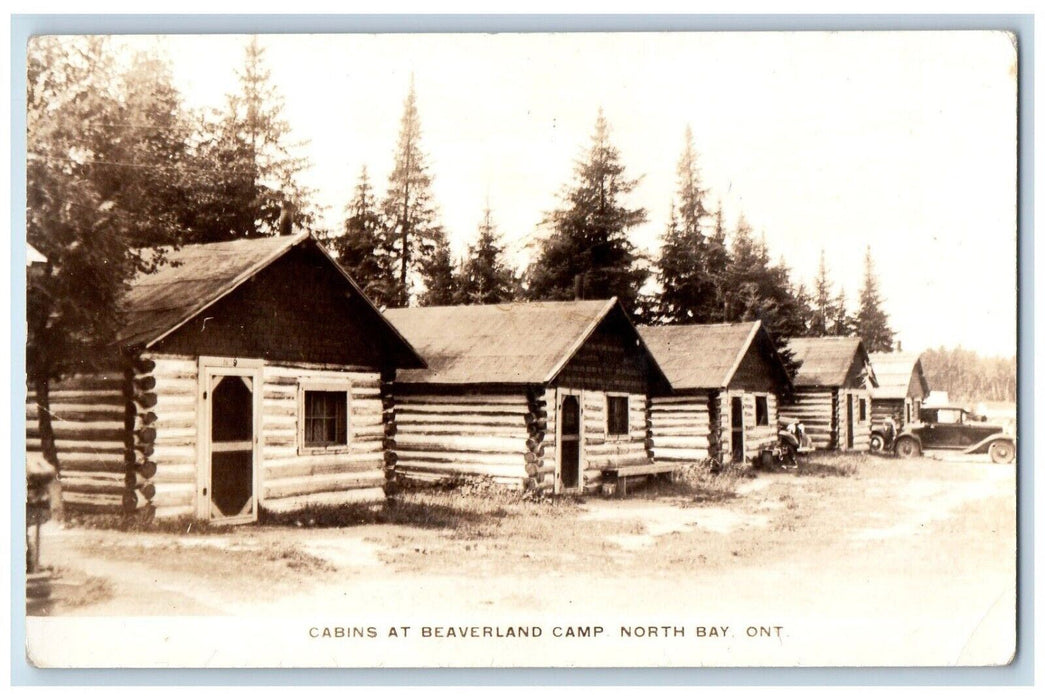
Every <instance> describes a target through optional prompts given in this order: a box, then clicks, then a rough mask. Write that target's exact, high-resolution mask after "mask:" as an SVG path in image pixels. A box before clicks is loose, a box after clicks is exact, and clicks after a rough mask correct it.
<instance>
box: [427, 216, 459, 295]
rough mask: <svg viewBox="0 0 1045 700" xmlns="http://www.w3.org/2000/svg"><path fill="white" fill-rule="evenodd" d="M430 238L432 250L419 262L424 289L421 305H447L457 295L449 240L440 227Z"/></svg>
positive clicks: (456, 277) (456, 283)
mask: <svg viewBox="0 0 1045 700" xmlns="http://www.w3.org/2000/svg"><path fill="white" fill-rule="evenodd" d="M431 240H432V252H431V253H430V254H429V255H428V256H427V257H425V258H424V260H422V262H421V278H422V279H423V280H424V284H425V290H424V292H423V293H422V294H421V298H420V302H421V305H422V306H447V305H449V304H453V303H454V300H455V299H456V298H457V296H458V273H457V266H455V265H454V261H453V256H452V255H451V254H450V242H449V241H448V240H447V239H446V235H445V234H444V233H443V232H442V230H441V229H440V230H439V232H438V235H436V236H435V237H434V238H433V239H431Z"/></svg>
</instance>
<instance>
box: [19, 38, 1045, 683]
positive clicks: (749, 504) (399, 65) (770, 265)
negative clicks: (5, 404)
mask: <svg viewBox="0 0 1045 700" xmlns="http://www.w3.org/2000/svg"><path fill="white" fill-rule="evenodd" d="M1020 51H1021V47H1020V45H1019V43H1018V41H1017V39H1016V36H1015V35H1014V34H1012V33H1008V32H1003V31H973V30H967V31H884V30H881V31H758V32H756V31H748V32H744V31H721V32H711V31H674V32H663V31H656V32H576V33H571V32H561V33H462V34H447V33H428V34H425V33H418V34H405V33H402V34H396V33H390V34H376V33H374V34H368V33H355V34H353V33H340V34H334V33H328V34H278V33H277V34H164V35H155V34H146V35H127V34H124V35H117V34H113V35H99V34H64V35H59V34H50V35H47V34H45V35H36V36H32V37H31V38H30V40H29V42H28V46H27V47H26V76H25V90H26V93H25V102H24V104H25V125H26V141H25V177H26V182H25V184H26V202H25V205H26V210H25V219H24V221H25V229H24V236H25V330H24V333H25V336H24V344H25V384H24V392H25V393H24V396H25V412H24V415H25V423H24V427H25V450H24V457H25V468H26V492H25V496H26V501H25V519H26V520H25V526H26V539H25V552H26V558H25V564H26V579H25V582H26V588H25V632H26V655H27V659H28V661H29V663H30V664H32V665H33V666H36V667H39V668H246V667H255V668H262V667H281V668H288V667H289V668H295V667H296V668H443V667H456V668H565V667H569V668H608V667H614V668H620V667H626V668H653V667H678V668H694V667H709V668H711V667H810V666H817V667H883V666H891V667H940V666H943V667H996V666H1004V665H1007V664H1009V663H1010V662H1011V661H1012V659H1013V657H1014V655H1015V654H1016V653H1017V649H1018V647H1019V644H1020V640H1018V638H1017V614H1016V611H1017V560H1018V558H1017V495H1018V494H1017V475H1018V473H1019V470H1020V469H1028V470H1029V469H1030V468H1031V466H1032V465H1031V464H1030V461H1029V460H1027V463H1026V464H1021V459H1020V457H1021V456H1022V455H1023V451H1022V450H1021V449H1020V447H1019V445H1020V443H1019V437H1018V435H1017V340H1018V335H1017V215H1018V208H1017V192H1018V183H1017V170H1018V169H1017V164H1018V157H1017V156H1018V148H1017V115H1018V97H1019V91H1018V86H1019V82H1018V81H1019V72H1018V62H1019V58H1020ZM14 237H15V240H16V241H19V239H20V237H21V233H20V232H18V231H17V230H16V232H15V233H14ZM15 245H16V246H20V245H21V243H20V241H19V242H16V243H15ZM21 332H23V331H18V332H17V333H15V336H16V337H17V335H18V333H21ZM17 342H19V343H20V342H21V341H20V340H19V341H17ZM18 371H19V372H20V369H18ZM16 375H17V373H16ZM18 381H20V380H19V379H18V377H17V376H16V377H15V380H14V381H13V386H14V389H13V391H15V392H16V403H17V392H18V391H19V388H18ZM18 410H21V409H18ZM15 425H16V426H18V429H20V427H21V424H20V423H16V424H15ZM17 432H18V430H15V434H16V436H15V440H14V441H15V442H16V443H18V442H19V441H20V437H18V435H17ZM16 448H17V445H16ZM17 449H20V448H17ZM13 467H14V468H15V469H16V470H17V469H18V465H17V464H14V465H13ZM19 478H20V477H19ZM19 497H20V494H19ZM17 500H18V499H16V503H15V504H14V507H15V510H16V511H17V510H19V509H20V508H21V505H20V504H19V503H17ZM16 531H17V528H16ZM17 537H18V538H20V537H21V534H20V533H18V534H17ZM16 556H17V554H16ZM117 640H119V643H116V642H117Z"/></svg>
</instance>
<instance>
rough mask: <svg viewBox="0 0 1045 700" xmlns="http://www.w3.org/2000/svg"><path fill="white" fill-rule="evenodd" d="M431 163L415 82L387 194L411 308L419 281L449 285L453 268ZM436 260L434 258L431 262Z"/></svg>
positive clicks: (401, 285) (400, 302)
mask: <svg viewBox="0 0 1045 700" xmlns="http://www.w3.org/2000/svg"><path fill="white" fill-rule="evenodd" d="M426 161H427V157H426V156H425V154H424V152H423V151H422V150H421V119H420V117H419V115H418V112H417V95H416V93H415V91H414V81H413V78H411V79H410V91H409V93H408V94H407V96H406V101H405V103H404V105H403V117H402V119H401V121H400V128H399V142H398V146H397V148H396V155H395V167H394V168H393V169H392V173H391V175H389V178H388V194H387V196H386V197H385V200H384V203H383V204H382V211H383V213H384V217H385V221H386V225H387V227H388V228H387V233H386V235H387V236H388V243H389V246H390V248H391V250H392V255H393V258H394V260H395V262H396V265H397V267H398V279H397V282H396V289H395V295H394V296H395V301H394V304H395V305H397V306H406V305H407V304H408V303H409V301H410V299H411V298H412V297H413V296H414V295H415V290H414V287H415V285H416V282H417V278H418V277H423V278H427V281H428V282H429V283H433V282H434V283H435V284H437V285H440V284H442V282H441V281H440V280H442V281H445V279H444V278H445V277H446V273H447V269H448V267H447V266H448V265H449V249H448V248H447V247H446V245H447V244H446V240H445V235H444V233H443V230H442V227H441V226H440V225H439V223H438V222H437V217H436V207H435V203H434V200H433V198H432V192H431V187H432V176H431V175H430V174H429V172H428V165H427V162H426ZM433 256H435V259H434V260H432V261H428V259H429V258H431V257H433ZM426 268H427V270H428V271H427V273H426V272H425V269H426ZM449 269H452V266H450V267H449ZM444 292H445V289H436V290H433V294H434V295H435V296H441V295H443V294H444Z"/></svg>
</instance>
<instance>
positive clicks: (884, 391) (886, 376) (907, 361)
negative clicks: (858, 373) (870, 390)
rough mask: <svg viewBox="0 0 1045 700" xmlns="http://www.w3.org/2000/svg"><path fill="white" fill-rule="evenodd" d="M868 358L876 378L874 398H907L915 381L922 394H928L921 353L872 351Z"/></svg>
mask: <svg viewBox="0 0 1045 700" xmlns="http://www.w3.org/2000/svg"><path fill="white" fill-rule="evenodd" d="M870 358H871V365H872V366H873V367H874V373H875V376H876V377H877V378H878V388H877V389H875V391H874V397H875V398H878V399H904V398H907V396H909V395H910V393H909V392H910V390H911V387H912V385H914V383H915V382H917V383H918V385H919V387H920V388H921V392H922V396H927V395H928V394H929V382H928V381H927V380H926V379H925V373H924V372H923V371H922V360H921V355H919V354H917V353H913V352H873V353H871V354H870Z"/></svg>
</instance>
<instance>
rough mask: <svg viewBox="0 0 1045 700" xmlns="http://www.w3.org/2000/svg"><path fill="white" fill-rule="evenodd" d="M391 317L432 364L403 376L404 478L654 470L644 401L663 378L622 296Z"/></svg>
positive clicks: (586, 479) (537, 477)
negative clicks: (618, 299)
mask: <svg viewBox="0 0 1045 700" xmlns="http://www.w3.org/2000/svg"><path fill="white" fill-rule="evenodd" d="M387 316H388V318H389V319H390V320H391V321H392V323H393V324H395V326H396V327H397V328H398V330H399V331H400V333H402V335H403V336H404V337H405V338H406V339H407V340H408V341H409V342H410V343H411V345H413V347H415V348H417V350H418V352H419V353H420V354H421V357H422V358H424V360H425V362H426V363H427V365H428V368H427V369H410V370H404V371H401V372H400V373H399V374H398V375H397V377H396V382H395V396H396V406H395V416H396V430H397V433H396V457H397V463H396V468H395V469H396V475H397V477H401V478H403V479H407V480H428V481H431V480H445V479H447V478H448V477H450V478H452V477H454V476H460V475H472V476H486V477H490V478H492V479H493V480H494V481H495V482H497V483H500V484H504V485H508V486H511V487H514V488H528V489H534V490H541V491H549V492H555V493H563V492H579V491H593V490H596V489H599V488H600V486H601V485H602V484H603V483H606V484H607V485H609V484H611V483H614V482H616V481H617V480H619V479H624V480H625V484H626V480H627V478H629V477H633V476H647V475H649V474H650V473H653V472H655V471H657V470H658V467H657V466H656V465H654V464H653V460H652V458H651V457H650V455H649V454H648V452H647V450H646V439H647V432H646V421H647V399H648V397H649V395H650V394H651V392H656V391H666V390H667V387H668V384H667V380H666V379H665V377H664V374H663V373H662V372H661V370H660V368H659V367H658V366H657V363H656V361H655V360H654V359H653V357H652V356H651V355H650V354H649V351H648V350H647V349H646V346H645V344H644V343H643V342H642V339H641V338H640V336H639V334H638V331H637V330H636V329H635V326H634V325H633V324H632V322H631V320H630V319H629V318H628V316H627V314H626V313H625V311H624V309H623V308H622V307H621V305H620V303H619V302H618V301H617V300H616V298H613V299H609V300H599V301H591V300H584V301H563V302H529V303H509V304H491V305H479V306H451V307H428V308H406V309H390V310H389V311H388V312H387Z"/></svg>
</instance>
